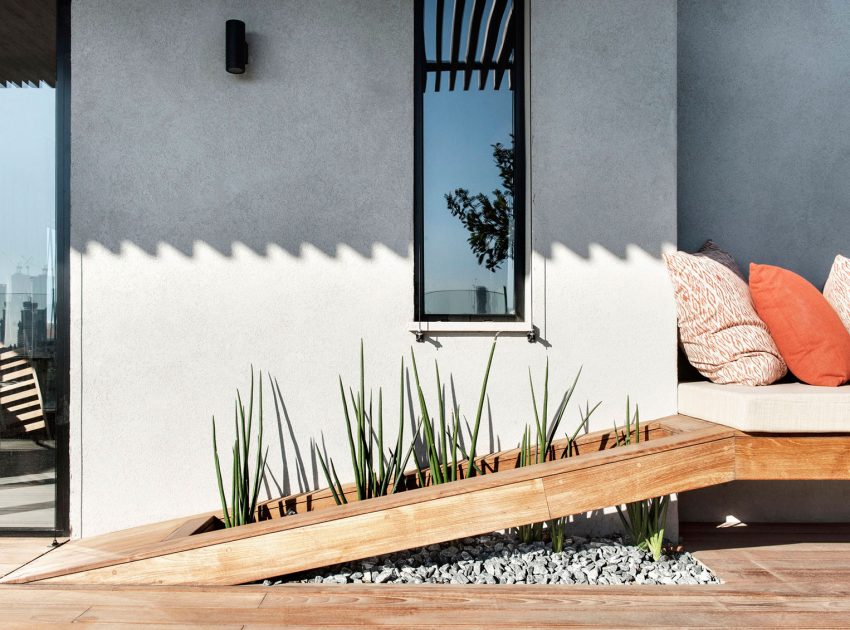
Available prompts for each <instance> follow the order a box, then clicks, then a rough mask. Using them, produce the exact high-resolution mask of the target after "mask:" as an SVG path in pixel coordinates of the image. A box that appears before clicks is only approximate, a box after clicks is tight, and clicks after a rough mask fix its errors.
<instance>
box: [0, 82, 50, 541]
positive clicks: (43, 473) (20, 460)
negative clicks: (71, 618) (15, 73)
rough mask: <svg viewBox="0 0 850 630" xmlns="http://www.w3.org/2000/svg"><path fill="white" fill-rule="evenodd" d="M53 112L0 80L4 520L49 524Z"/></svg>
mask: <svg viewBox="0 0 850 630" xmlns="http://www.w3.org/2000/svg"><path fill="white" fill-rule="evenodd" d="M55 129H56V112H55V89H54V88H53V87H50V86H48V85H47V84H45V83H39V84H38V85H33V84H27V83H23V84H21V85H15V84H11V83H9V84H0V528H15V529H21V528H44V529H49V528H52V527H53V526H54V523H55V513H54V508H55V505H54V504H55V481H56V480H55V476H56V465H55V441H54V439H53V438H54V431H53V429H54V426H55V416H56V397H55V382H56V365H55V331H56V203H55V194H56V193H55V181H56V179H55V158H56V144H55V135H56V131H55Z"/></svg>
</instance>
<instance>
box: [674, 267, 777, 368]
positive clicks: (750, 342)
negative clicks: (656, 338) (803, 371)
mask: <svg viewBox="0 0 850 630" xmlns="http://www.w3.org/2000/svg"><path fill="white" fill-rule="evenodd" d="M664 262H665V263H666V265H667V271H668V272H669V275H670V280H671V282H672V283H673V295H674V297H675V298H676V314H677V317H678V320H679V338H680V340H681V342H682V348H683V349H684V351H685V354H686V355H687V357H688V361H690V363H691V365H693V366H694V367H695V368H696V369H697V370H699V373H700V374H702V375H703V376H705V377H706V378H708V379H710V380H711V381H713V382H715V383H740V384H743V385H769V384H770V383H773V382H775V381H777V380H779V379H780V378H782V377H783V376H785V372H786V368H785V362H784V361H783V360H782V357H781V356H780V354H779V350H778V349H777V348H776V344H775V343H773V339H772V338H771V336H770V333H769V332H768V330H767V326H766V325H765V323H764V322H763V321H761V319H759V316H758V314H756V310H755V308H754V307H753V302H752V300H751V299H750V289H749V287H748V286H747V283H746V282H744V280H743V279H742V278H741V277H740V276H738V275H737V274H736V273H735V272H734V270H733V269H731V268H730V267H729V266H728V265H727V264H724V263H723V262H720V261H718V260H715V259H714V258H712V257H709V256H708V255H707V253H703V254H702V255H699V256H695V255H692V254H686V253H685V252H675V253H673V254H665V255H664ZM733 264H734V263H733Z"/></svg>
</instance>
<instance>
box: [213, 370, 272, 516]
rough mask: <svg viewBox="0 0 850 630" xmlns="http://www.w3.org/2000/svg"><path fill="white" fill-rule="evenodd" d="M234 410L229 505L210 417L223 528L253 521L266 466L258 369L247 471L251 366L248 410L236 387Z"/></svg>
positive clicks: (251, 408)
mask: <svg viewBox="0 0 850 630" xmlns="http://www.w3.org/2000/svg"><path fill="white" fill-rule="evenodd" d="M235 406H236V411H235V417H234V421H233V424H234V429H235V433H236V438H235V439H234V441H233V449H232V454H233V464H232V471H231V491H230V508H229V509H228V505H227V498H226V497H225V494H224V483H223V481H222V477H221V463H220V461H219V457H218V442H217V440H216V432H215V416H213V419H212V429H213V454H214V455H215V474H216V478H217V480H218V494H219V498H220V499H221V510H222V512H223V516H224V526H225V527H237V526H239V525H247V524H248V523H253V522H254V520H255V513H256V510H257V497H259V494H260V480H261V479H262V476H263V471H264V470H265V467H266V458H267V457H268V452H269V450H268V447H266V450H265V452H264V451H263V373H262V372H260V391H259V408H258V411H259V413H258V418H257V421H258V424H259V427H258V430H257V448H256V464H255V465H254V466H253V475H252V474H251V468H252V467H251V465H250V458H251V436H252V429H253V422H254V368H253V367H252V368H251V393H250V395H249V397H248V410H247V413H246V410H245V405H244V404H243V402H242V395H241V394H240V393H239V390H238V389H237V390H236V403H235Z"/></svg>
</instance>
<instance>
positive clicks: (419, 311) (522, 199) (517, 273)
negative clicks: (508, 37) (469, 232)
mask: <svg viewBox="0 0 850 630" xmlns="http://www.w3.org/2000/svg"><path fill="white" fill-rule="evenodd" d="M513 3H514V6H513V12H514V23H513V28H514V30H515V32H514V37H515V40H514V41H515V49H514V68H513V100H514V102H513V127H514V208H513V211H514V224H515V244H514V301H515V308H514V314H511V315H477V314H464V315H459V314H438V313H426V312H425V282H424V280H425V257H424V240H425V232H424V230H425V226H424V217H425V208H424V183H423V179H424V176H423V175H424V151H423V149H424V139H423V134H424V129H423V108H424V103H423V100H424V93H425V91H424V87H425V84H426V78H427V75H426V69H425V62H426V61H427V60H426V54H425V32H424V19H425V0H414V42H413V43H414V52H413V56H414V70H413V145H414V159H413V164H414V176H413V181H414V183H413V205H414V221H413V232H414V235H413V257H414V272H413V276H414V277H413V286H414V318H415V320H416V321H420V322H524V321H525V309H526V304H525V301H526V300H525V288H526V214H527V208H526V172H527V163H526V159H527V157H526V147H525V141H526V122H527V121H526V115H525V94H526V87H527V86H526V72H525V17H526V16H525V0H513Z"/></svg>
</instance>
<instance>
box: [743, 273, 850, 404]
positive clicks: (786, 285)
mask: <svg viewBox="0 0 850 630" xmlns="http://www.w3.org/2000/svg"><path fill="white" fill-rule="evenodd" d="M750 292H751V293H752V296H753V304H754V305H755V307H756V311H757V312H758V314H759V317H760V318H761V319H762V320H763V321H764V323H765V324H767V328H768V330H770V334H771V336H772V337H773V340H774V341H775V342H776V345H777V347H778V348H779V352H780V353H781V354H782V358H783V359H785V363H786V364H787V365H788V369H789V370H791V372H792V373H793V374H794V375H795V376H796V377H797V378H798V379H800V380H801V381H803V382H804V383H808V384H809V385H825V386H830V387H837V386H838V385H842V384H843V383H846V382H847V381H850V333H848V332H847V331H846V330H845V329H844V326H843V325H842V323H841V320H840V319H839V318H838V315H837V314H836V313H835V311H834V310H832V307H831V306H830V305H829V302H827V301H826V298H824V297H823V295H822V294H821V292H820V291H818V290H817V289H816V288H815V287H814V285H813V284H811V283H810V282H808V281H807V280H805V279H804V278H802V277H800V276H798V275H797V274H796V273H794V272H793V271H788V270H787V269H782V268H781V267H772V266H770V265H757V264H755V263H751V264H750Z"/></svg>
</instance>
